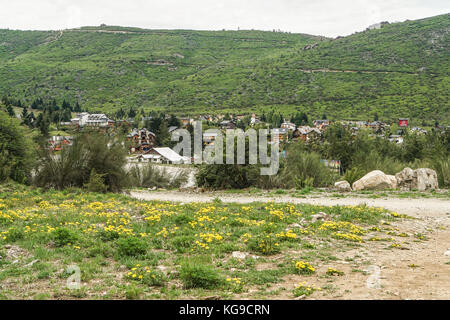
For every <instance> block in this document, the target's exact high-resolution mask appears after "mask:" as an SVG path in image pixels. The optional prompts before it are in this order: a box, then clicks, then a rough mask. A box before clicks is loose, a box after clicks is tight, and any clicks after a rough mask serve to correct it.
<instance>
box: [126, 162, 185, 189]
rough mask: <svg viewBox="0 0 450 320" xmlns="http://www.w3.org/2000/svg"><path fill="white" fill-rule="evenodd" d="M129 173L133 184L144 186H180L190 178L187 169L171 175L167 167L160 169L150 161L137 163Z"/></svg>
mask: <svg viewBox="0 0 450 320" xmlns="http://www.w3.org/2000/svg"><path fill="white" fill-rule="evenodd" d="M129 174H130V176H131V179H132V181H131V183H132V185H134V186H137V187H144V188H151V187H157V188H179V187H180V186H181V185H183V184H184V183H185V182H186V181H187V178H188V174H187V172H186V171H185V170H182V169H180V170H178V171H177V172H176V173H175V174H174V175H173V176H172V177H171V174H170V173H169V172H168V171H167V170H166V169H165V168H162V169H159V168H158V167H156V166H155V165H153V164H150V163H149V164H145V165H143V166H138V165H135V166H134V167H132V168H131V169H130V172H129Z"/></svg>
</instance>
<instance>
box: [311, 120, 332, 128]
mask: <svg viewBox="0 0 450 320" xmlns="http://www.w3.org/2000/svg"><path fill="white" fill-rule="evenodd" d="M313 124H314V126H315V127H316V128H318V129H319V130H325V129H326V128H327V127H328V126H329V125H330V120H314V122H313Z"/></svg>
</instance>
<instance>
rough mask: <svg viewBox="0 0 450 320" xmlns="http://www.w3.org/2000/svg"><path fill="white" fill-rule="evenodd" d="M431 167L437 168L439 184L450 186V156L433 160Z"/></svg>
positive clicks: (444, 186) (445, 186)
mask: <svg viewBox="0 0 450 320" xmlns="http://www.w3.org/2000/svg"><path fill="white" fill-rule="evenodd" d="M431 168H433V169H434V170H436V173H437V176H438V180H439V186H440V187H441V188H448V187H449V186H450V157H449V156H447V157H441V158H436V159H433V160H431Z"/></svg>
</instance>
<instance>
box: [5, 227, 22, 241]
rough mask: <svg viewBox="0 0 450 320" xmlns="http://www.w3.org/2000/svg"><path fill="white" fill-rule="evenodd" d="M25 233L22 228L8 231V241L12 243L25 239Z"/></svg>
mask: <svg viewBox="0 0 450 320" xmlns="http://www.w3.org/2000/svg"><path fill="white" fill-rule="evenodd" d="M24 235H25V233H24V232H23V230H22V229H20V228H11V229H9V230H8V233H7V236H6V239H7V240H8V241H11V242H15V241H17V240H20V239H23V237H24Z"/></svg>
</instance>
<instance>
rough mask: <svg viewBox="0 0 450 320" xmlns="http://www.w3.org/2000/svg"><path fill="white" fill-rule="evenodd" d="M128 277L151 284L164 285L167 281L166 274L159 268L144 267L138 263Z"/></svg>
mask: <svg viewBox="0 0 450 320" xmlns="http://www.w3.org/2000/svg"><path fill="white" fill-rule="evenodd" d="M127 278H128V279H130V280H133V281H137V282H142V283H145V284H147V285H149V286H162V285H164V283H165V282H166V281H167V278H166V276H165V275H164V273H162V272H161V271H159V270H153V269H151V268H150V267H144V266H141V265H140V264H137V265H136V266H134V267H133V268H131V270H130V271H129V272H128V274H127Z"/></svg>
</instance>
